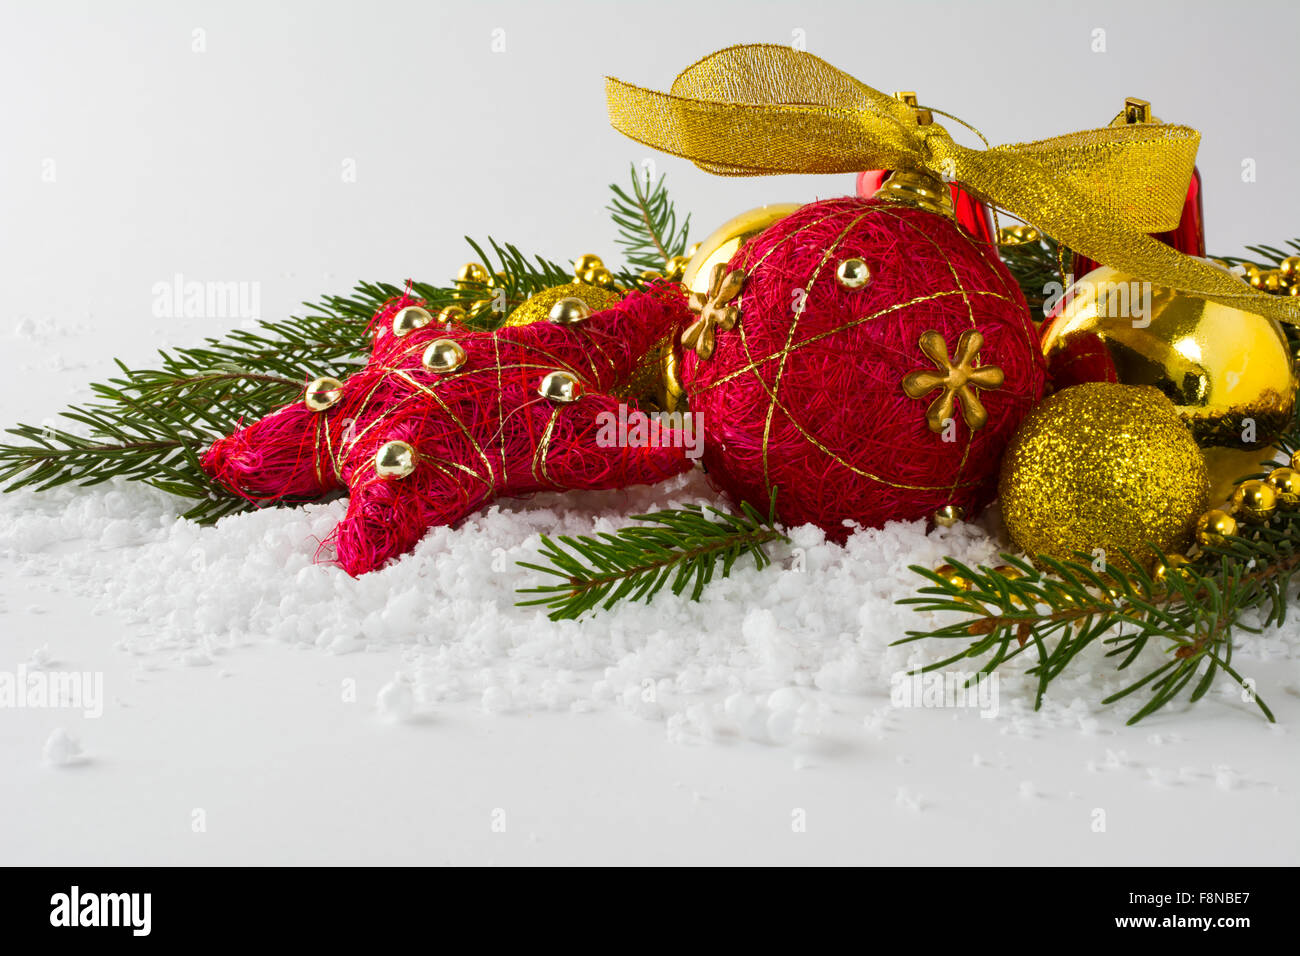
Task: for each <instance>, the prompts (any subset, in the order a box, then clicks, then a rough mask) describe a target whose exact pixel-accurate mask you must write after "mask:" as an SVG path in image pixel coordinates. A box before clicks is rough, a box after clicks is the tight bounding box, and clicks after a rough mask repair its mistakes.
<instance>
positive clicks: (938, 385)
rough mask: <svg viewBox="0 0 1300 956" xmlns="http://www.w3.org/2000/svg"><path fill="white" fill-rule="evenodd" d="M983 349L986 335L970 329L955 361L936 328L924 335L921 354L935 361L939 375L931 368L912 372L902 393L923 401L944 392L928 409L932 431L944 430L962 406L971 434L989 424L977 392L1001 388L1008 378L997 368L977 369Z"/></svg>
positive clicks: (927, 413)
mask: <svg viewBox="0 0 1300 956" xmlns="http://www.w3.org/2000/svg"><path fill="white" fill-rule="evenodd" d="M983 347H984V335H983V333H981V332H978V331H976V330H975V329H968V330H967V331H965V332H963V333H962V334H961V335H960V336H959V337H958V339H957V358H956V359H955V360H953V359H950V358H948V343H947V342H945V341H944V339H943V335H941V334H940V333H938V332H936V331H934V330H933V329H931V330H930V331H928V332H925V333H922V335H921V351H922V352H924V353H925V354H926V355H927V356H929V358H930V360H931V361H932V362H934V365H935V368H937V369H938V372H931V371H929V370H928V369H924V370H918V371H915V372H909V373H908V374H907V375H905V376H904V377H903V391H904V392H905V393H906V394H907V397H908V398H924V397H925V396H926V395H928V394H930V393H931V392H933V391H934V390H935V389H942V391H941V392H940V393H939V395H938V396H937V397H936V398H935V400H934V401H932V402H931V403H930V407H929V408H927V409H926V410H925V421H926V424H927V425H929V427H930V431H932V432H936V433H938V432H941V431H943V426H944V423H945V422H946V421H948V420H949V419H951V418H952V413H953V409H954V407H955V406H956V405H960V406H961V413H962V417H963V418H965V420H966V425H967V427H968V428H970V430H971V431H979V430H980V429H981V428H983V427H984V426H985V425H986V424H988V420H989V413H988V412H987V411H985V409H984V405H983V403H982V402H980V400H979V396H978V395H977V394H976V392H975V389H976V388H999V387H1001V385H1002V382H1003V380H1004V379H1005V377H1006V376H1005V375H1003V373H1002V369H1000V368H998V367H997V366H995V365H984V366H980V367H978V368H976V367H975V366H974V364H973V363H974V362H975V359H976V358H977V357H978V355H979V351H980V349H982V348H983Z"/></svg>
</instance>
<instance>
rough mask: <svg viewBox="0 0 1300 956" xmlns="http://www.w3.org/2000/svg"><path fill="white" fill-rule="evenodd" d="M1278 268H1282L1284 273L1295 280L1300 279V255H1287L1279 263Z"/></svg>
mask: <svg viewBox="0 0 1300 956" xmlns="http://www.w3.org/2000/svg"><path fill="white" fill-rule="evenodd" d="M1278 268H1279V269H1281V270H1282V274H1283V275H1285V276H1286V277H1287V278H1288V279H1290V280H1292V281H1293V282H1294V281H1295V280H1297V279H1300V256H1287V257H1286V258H1285V259H1283V260H1282V261H1281V262H1280V263H1278Z"/></svg>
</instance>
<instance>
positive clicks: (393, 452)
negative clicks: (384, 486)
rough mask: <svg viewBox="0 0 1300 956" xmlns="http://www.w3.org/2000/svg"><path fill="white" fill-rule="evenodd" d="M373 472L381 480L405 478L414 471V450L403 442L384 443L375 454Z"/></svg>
mask: <svg viewBox="0 0 1300 956" xmlns="http://www.w3.org/2000/svg"><path fill="white" fill-rule="evenodd" d="M375 471H377V472H378V473H379V475H380V477H382V478H405V477H406V476H407V475H409V474H410V473H411V472H413V471H415V449H414V448H412V447H411V446H410V445H408V444H407V443H406V442H404V441H390V442H385V443H384V444H382V445H380V446H379V451H377V452H375Z"/></svg>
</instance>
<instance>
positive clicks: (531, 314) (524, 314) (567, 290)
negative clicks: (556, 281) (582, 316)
mask: <svg viewBox="0 0 1300 956" xmlns="http://www.w3.org/2000/svg"><path fill="white" fill-rule="evenodd" d="M622 297H623V296H622V294H621V293H619V292H616V291H615V290H613V289H602V288H600V286H593V285H586V284H584V283H581V282H568V283H566V284H564V285H557V286H553V287H551V288H549V289H543V290H542V291H541V292H538V293H536V294H535V295H532V296H530V297H529V298H528V301H526V302H524V303H523V304H522V305H520V306H518V307H517V308H516V309H515V310H514V311H513V312H511V313H510V315H509V316H508V317H507V318H506V321H505V325H507V326H515V325H532V324H533V323H534V322H545V321H547V320H548V319H549V318H550V315H551V309H553V308H554V307H555V304H556V303H557V302H559V301H560V300H561V299H569V298H578V299H581V300H582V301H583V302H585V303H587V307H588V308H589V309H590V310H591V311H592V312H603V311H605V310H606V309H608V308H610V307H611V306H613V305H615V304H617V302H618V300H619V299H621V298H622Z"/></svg>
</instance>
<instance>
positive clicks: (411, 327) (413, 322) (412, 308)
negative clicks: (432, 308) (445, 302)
mask: <svg viewBox="0 0 1300 956" xmlns="http://www.w3.org/2000/svg"><path fill="white" fill-rule="evenodd" d="M432 321H433V316H432V315H430V314H429V312H428V310H427V309H422V308H420V307H419V306H418V305H408V306H407V307H406V308H404V309H402V310H401V311H400V312H398V313H397V314H396V315H395V316H393V333H394V334H395V335H406V334H408V333H410V332H414V331H415V330H416V329H422V328H424V327H425V326H426V325H428V324H429V323H430V322H432Z"/></svg>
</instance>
